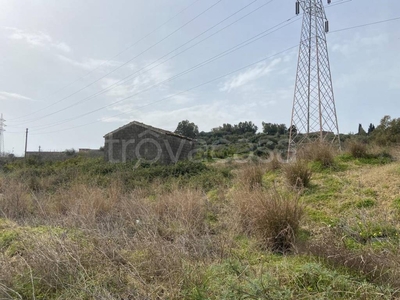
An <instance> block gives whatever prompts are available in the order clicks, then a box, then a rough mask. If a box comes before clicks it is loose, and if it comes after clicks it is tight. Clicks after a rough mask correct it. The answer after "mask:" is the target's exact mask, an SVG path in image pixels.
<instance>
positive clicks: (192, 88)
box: [33, 44, 299, 135]
mask: <svg viewBox="0 0 400 300" xmlns="http://www.w3.org/2000/svg"><path fill="white" fill-rule="evenodd" d="M298 46H299V45H298V44H297V45H295V46H292V47H289V48H287V49H285V50H283V51H280V52H277V53H275V54H273V55H271V56H268V57H266V58H263V59H260V60H258V61H256V62H253V63H251V64H248V65H246V66H244V67H240V68H238V69H236V70H234V71H231V72H229V73H226V74H224V75H220V76H218V77H215V78H213V79H211V80H208V81H205V82H203V83H201V84H198V85H196V86H193V87H191V88H189V89H186V90H184V91H180V92H178V93H175V94H173V95H169V96H167V97H164V98H161V99H159V100H157V101H154V102H151V103H148V104H145V105H142V106H140V107H138V108H143V107H146V106H150V105H153V104H155V103H159V102H162V101H165V100H168V99H170V98H173V97H175V96H179V95H181V94H184V93H187V92H190V91H192V90H194V89H197V88H199V87H202V86H205V85H207V84H210V83H212V82H214V81H217V80H220V79H222V78H224V77H226V76H230V75H233V74H235V73H237V72H240V71H242V70H245V69H247V68H249V67H252V66H255V65H257V64H259V63H262V62H264V61H266V60H269V59H271V58H274V57H276V56H279V55H281V54H283V53H286V52H289V51H290V50H293V49H295V48H297V47H298ZM132 111H134V110H130V111H126V112H122V113H119V114H116V115H113V116H111V117H110V118H114V117H118V116H121V115H125V114H128V113H130V112H132ZM99 122H101V120H97V121H94V122H90V123H86V124H82V125H78V126H74V127H70V128H65V129H61V130H55V131H50V132H38V133H33V134H35V135H40V134H50V133H58V132H62V131H67V130H71V129H76V128H81V127H85V126H88V125H92V124H95V123H99Z"/></svg>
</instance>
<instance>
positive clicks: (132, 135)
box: [104, 121, 195, 164]
mask: <svg viewBox="0 0 400 300" xmlns="http://www.w3.org/2000/svg"><path fill="white" fill-rule="evenodd" d="M194 147H195V141H194V140H193V139H191V138H188V137H185V136H182V135H179V134H176V133H173V132H170V131H166V130H163V129H159V128H155V127H152V126H149V125H146V124H143V123H140V122H136V121H133V122H131V123H129V124H127V125H125V126H122V127H120V128H118V129H116V130H114V131H112V132H110V133H107V134H106V135H105V136H104V158H105V160H106V161H109V162H126V161H132V160H133V161H135V160H144V161H147V162H150V163H161V164H169V163H176V162H177V161H178V160H185V159H191V158H192V156H194V152H195V150H194Z"/></svg>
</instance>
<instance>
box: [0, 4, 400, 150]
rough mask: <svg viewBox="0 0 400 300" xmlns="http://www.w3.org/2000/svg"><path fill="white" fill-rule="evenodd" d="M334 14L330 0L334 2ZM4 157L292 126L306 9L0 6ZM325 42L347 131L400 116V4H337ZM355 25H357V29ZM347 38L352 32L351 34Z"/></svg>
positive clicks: (285, 6) (275, 6)
mask: <svg viewBox="0 0 400 300" xmlns="http://www.w3.org/2000/svg"><path fill="white" fill-rule="evenodd" d="M324 3H325V4H326V1H324ZM0 7H1V9H0V113H2V114H3V117H4V119H5V120H6V121H5V124H6V125H7V127H6V131H5V133H4V150H5V151H6V152H9V153H14V154H16V155H22V154H23V152H24V144H25V129H26V128H29V137H28V150H30V151H37V150H38V148H39V146H40V147H41V150H42V151H63V150H65V149H71V148H74V149H78V148H93V149H98V148H99V147H100V146H102V145H103V144H104V139H103V136H104V135H105V134H107V133H108V132H110V131H113V130H114V129H116V128H118V127H120V126H123V125H125V124H126V123H128V122H131V121H140V122H143V123H146V124H149V125H151V126H155V127H160V128H163V129H166V130H171V131H173V130H175V128H176V126H177V124H178V123H179V122H180V121H182V120H189V121H191V122H194V123H195V124H196V125H198V127H199V129H200V131H209V130H211V129H212V128H214V127H218V126H220V125H222V124H223V123H231V124H237V123H239V122H241V121H252V122H254V123H255V124H256V125H257V126H258V127H259V128H261V123H262V122H271V123H284V124H287V125H289V124H290V117H291V110H292V102H293V93H294V84H295V77H296V66H297V57H298V44H299V41H300V32H301V16H297V17H296V15H295V10H294V7H295V1H294V0H272V1H271V0H197V1H196V0H146V1H143V0H129V1H128V0H112V1H111V0H85V1H82V0H57V1H55V0H54V1H50V0H30V1H26V0H0ZM326 15H327V18H328V19H329V22H330V33H328V35H327V40H328V51H329V59H330V64H331V73H332V80H333V86H334V92H335V102H336V109H337V115H338V123H339V129H340V132H341V133H350V132H356V131H357V129H358V124H359V123H361V124H362V125H363V127H364V128H365V129H367V128H368V125H369V124H370V123H373V124H375V125H377V124H379V121H380V119H381V118H382V117H383V116H384V115H390V116H392V117H394V118H398V117H400V105H399V101H400V97H399V96H400V30H399V28H400V20H393V21H389V22H383V23H379V24H373V25H369V26H361V27H356V28H352V27H355V26H359V25H364V24H368V23H374V22H379V21H384V20H388V19H392V18H398V17H400V2H399V1H396V0H367V1H361V0H352V1H349V0H332V4H331V5H330V6H328V5H327V4H326ZM349 28H350V29H349ZM341 29H346V30H341Z"/></svg>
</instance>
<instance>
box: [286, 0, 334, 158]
mask: <svg viewBox="0 0 400 300" xmlns="http://www.w3.org/2000/svg"><path fill="white" fill-rule="evenodd" d="M330 2H331V1H330V0H328V4H329V3H330ZM300 8H301V9H302V10H303V11H304V15H303V25H302V29H301V39H300V48H299V58H298V64H297V75H296V84H295V92H294V100H293V109H292V119H291V124H290V128H289V149H288V155H290V153H291V152H292V151H293V150H294V149H295V147H296V145H297V144H300V143H302V142H306V141H313V140H316V139H319V140H321V141H324V140H330V141H335V140H337V141H338V143H339V147H340V138H339V126H338V122H337V115H336V108H335V100H334V95H333V87H332V78H331V71H330V66H329V57H328V47H327V42H326V33H327V32H328V31H329V23H328V20H327V18H326V15H325V9H324V6H323V4H322V0H297V1H296V14H299V13H300Z"/></svg>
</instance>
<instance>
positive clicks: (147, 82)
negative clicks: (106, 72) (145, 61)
mask: <svg viewBox="0 0 400 300" xmlns="http://www.w3.org/2000/svg"><path fill="white" fill-rule="evenodd" d="M129 68H130V69H132V65H131V66H129ZM135 69H137V70H140V69H141V68H140V67H138V66H137V67H136V68H133V69H132V70H135ZM132 74H133V76H132V78H129V79H127V80H126V81H124V82H121V83H117V82H118V81H119V79H117V78H111V77H109V78H104V79H103V80H102V88H103V89H105V88H108V87H110V90H109V91H108V92H107V95H108V96H111V97H117V98H125V97H128V96H131V95H135V94H142V93H144V92H151V91H153V92H155V91H158V92H159V91H162V92H163V95H162V96H160V97H165V92H166V90H168V89H169V87H168V83H167V82H165V83H162V82H163V81H165V80H167V79H168V78H170V77H171V73H170V72H169V68H168V67H167V66H159V67H157V68H154V69H151V70H148V71H146V70H144V71H140V72H138V73H137V74H134V73H132ZM114 84H116V85H115V86H113V87H112V88H111V86H112V85H114ZM183 97H184V96H182V97H180V98H175V101H178V102H179V101H184V98H183ZM135 99H140V97H139V98H138V97H136V96H135ZM141 104H143V103H141Z"/></svg>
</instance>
